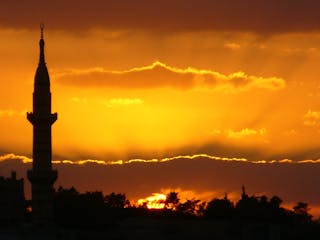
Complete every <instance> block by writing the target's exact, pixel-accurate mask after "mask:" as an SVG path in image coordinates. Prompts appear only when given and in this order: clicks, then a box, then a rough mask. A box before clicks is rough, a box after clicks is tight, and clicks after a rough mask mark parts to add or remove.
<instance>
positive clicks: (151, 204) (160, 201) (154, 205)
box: [137, 193, 166, 209]
mask: <svg viewBox="0 0 320 240" xmlns="http://www.w3.org/2000/svg"><path fill="white" fill-rule="evenodd" d="M165 201H166V195H164V194H162V193H153V194H152V195H151V196H149V197H146V198H142V199H139V200H138V201H137V204H138V206H146V207H147V208H148V209H163V208H164V207H165Z"/></svg>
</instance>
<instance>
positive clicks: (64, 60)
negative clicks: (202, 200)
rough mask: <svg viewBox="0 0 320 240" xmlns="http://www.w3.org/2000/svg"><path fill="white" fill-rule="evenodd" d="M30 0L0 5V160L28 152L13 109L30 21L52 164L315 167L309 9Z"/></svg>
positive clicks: (28, 93)
mask: <svg viewBox="0 0 320 240" xmlns="http://www.w3.org/2000/svg"><path fill="white" fill-rule="evenodd" d="M40 2H42V1H36V0H31V1H28V4H29V5H28V6H27V5H23V4H25V3H23V4H22V3H21V2H18V1H15V0H13V1H4V3H2V7H1V9H0V16H1V17H0V56H1V58H0V66H1V74H0V76H1V79H2V80H1V81H0V91H1V94H0V132H1V136H0V154H1V156H4V155H5V154H8V153H13V154H16V155H23V156H27V157H31V149H32V146H31V143H32V141H31V139H32V126H31V125H30V124H29V123H28V122H27V120H26V118H25V112H26V111H30V110H31V107H32V102H31V100H32V91H33V77H34V73H35V69H36V66H37V62H38V51H39V50H38V40H39V29H38V25H39V22H40V21H44V22H45V24H46V29H45V41H46V61H47V66H48V68H49V73H50V76H51V91H52V106H53V111H57V112H58V114H59V119H58V121H57V122H56V123H55V124H54V126H53V154H54V160H57V161H59V160H60V161H61V160H70V161H80V160H86V159H94V160H102V161H107V162H108V161H118V160H123V161H128V160H130V159H134V158H139V159H154V158H157V159H161V158H165V157H174V156H178V155H189V156H191V155H194V154H207V155H210V156H217V157H221V158H223V157H226V158H244V159H247V160H248V161H261V160H268V161H272V160H275V161H281V160H284V159H290V160H293V161H303V160H317V159H319V156H320V150H319V147H318V146H319V144H320V138H319V134H320V132H319V127H320V106H319V103H320V101H319V100H320V99H319V98H320V94H319V90H320V89H319V87H320V84H319V81H318V76H319V75H320V70H319V69H320V68H319V67H318V64H319V62H320V31H319V29H320V19H319V17H318V11H317V10H319V8H320V4H319V3H316V2H315V1H311V0H307V1H298V0H294V1H292V0H291V1H282V2H281V3H279V1H275V0H272V1H263V0H258V1H253V0H247V1H244V0H243V1H235V0H228V1H223V3H222V2H221V1H205V0H201V1H193V0H187V1H180V0H174V1H161V2H156V1H135V3H134V4H133V1H129V0H123V1H108V2H106V1H99V0H93V1H81V3H79V2H78V1H76V2H75V1H73V0H72V1H68V2H67V3H63V2H62V1H55V2H54V3H50V4H48V3H46V4H43V3H42V4H40ZM58 13H59V14H58ZM168 164H173V163H172V162H170V163H168ZM316 164H318V163H316ZM87 167H88V168H90V167H92V166H91V165H90V166H87ZM272 167H274V168H277V167H278V165H276V164H275V165H272ZM106 168H107V167H106ZM176 171H180V170H179V169H176ZM181 171H182V170H181ZM198 171H199V172H201V171H202V169H201V168H200V167H199V169H198ZM0 173H1V172H0ZM3 174H5V173H3ZM229 177H230V178H232V177H233V176H229ZM284 177H285V176H284ZM62 178H63V177H62ZM266 178H268V176H266ZM238 181H239V186H241V184H242V181H241V179H239V180H238ZM261 181H262V180H261ZM179 182H181V183H180V184H179ZM69 183H70V180H68V184H69ZM62 184H63V183H62ZM74 184H75V185H76V184H77V179H74ZM141 184H143V183H141ZM184 184H185V183H184V179H179V181H176V182H175V184H173V185H170V186H168V184H167V185H164V186H162V188H167V187H173V188H179V187H181V186H182V185H184ZM248 184H249V185H250V184H251V182H248ZM252 184H253V183H252ZM226 185H228V184H226ZM157 186H158V185H157ZM208 187H209V186H208ZM215 187H217V186H215ZM114 188H115V190H114V191H117V189H116V188H117V186H116V184H115V185H114ZM197 188H199V187H198V184H197V179H196V178H195V179H194V186H192V184H189V189H191V190H194V191H197V190H199V189H197ZM305 188H309V187H308V186H305ZM106 189H110V188H109V187H107V188H106ZM219 189H222V190H223V183H221V186H220V187H219ZM228 189H229V190H230V191H236V190H238V189H232V188H231V187H230V188H228ZM257 189H258V186H257ZM274 189H277V186H276V184H275V185H274ZM283 189H285V188H283ZM283 189H282V190H283ZM159 190H160V189H158V190H157V189H154V191H159ZM207 190H208V189H201V191H207ZM148 191H149V190H148ZM261 191H264V190H261ZM270 191H272V190H270ZM283 191H284V190H283ZM141 194H149V193H144V192H143V191H142V190H141ZM301 194H302V193H301ZM284 195H286V194H285V193H284ZM311 197H312V196H311ZM311 197H310V199H311ZM296 198H298V197H297V196H293V195H292V201H294V200H295V199H296ZM297 200H299V199H297ZM307 200H308V199H307ZM312 201H313V202H316V199H314V198H312Z"/></svg>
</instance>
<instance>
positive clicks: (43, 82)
mask: <svg viewBox="0 0 320 240" xmlns="http://www.w3.org/2000/svg"><path fill="white" fill-rule="evenodd" d="M41 31H43V29H41ZM39 44H40V57H39V65H38V68H37V71H36V75H35V79H34V92H33V112H32V113H27V119H28V120H29V122H30V123H31V124H32V125H33V164H32V169H31V170H29V171H28V179H29V180H30V182H31V185H32V218H33V222H34V223H35V224H36V225H41V226H47V225H50V224H52V222H53V194H54V190H53V183H54V182H55V180H56V179H57V171H56V170H52V164H51V160H52V147H51V125H52V124H53V123H54V122H55V121H56V120H57V113H51V92H50V79H49V74H48V70H47V67H46V63H45V58H44V40H43V32H41V39H40V43H39Z"/></svg>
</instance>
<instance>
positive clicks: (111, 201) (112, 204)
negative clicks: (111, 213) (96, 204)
mask: <svg viewBox="0 0 320 240" xmlns="http://www.w3.org/2000/svg"><path fill="white" fill-rule="evenodd" d="M104 203H105V205H106V206H107V207H108V208H125V207H129V206H130V201H129V200H128V199H127V197H126V195H125V194H121V193H114V192H112V193H110V194H109V195H106V196H105V197H104Z"/></svg>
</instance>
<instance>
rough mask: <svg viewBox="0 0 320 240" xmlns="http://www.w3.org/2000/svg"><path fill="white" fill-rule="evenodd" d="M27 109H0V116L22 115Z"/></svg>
mask: <svg viewBox="0 0 320 240" xmlns="http://www.w3.org/2000/svg"><path fill="white" fill-rule="evenodd" d="M26 112H27V110H22V111H16V110H13V109H0V117H14V116H24V115H26Z"/></svg>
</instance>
